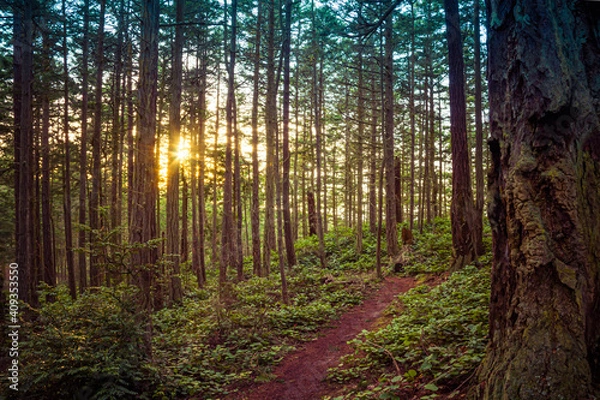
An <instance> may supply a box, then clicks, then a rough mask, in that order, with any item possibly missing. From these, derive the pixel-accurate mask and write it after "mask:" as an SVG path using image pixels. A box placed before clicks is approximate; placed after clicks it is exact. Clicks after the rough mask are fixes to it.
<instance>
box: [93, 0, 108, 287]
mask: <svg viewBox="0 0 600 400" xmlns="http://www.w3.org/2000/svg"><path fill="white" fill-rule="evenodd" d="M105 13H106V1H105V0H100V14H99V16H98V38H97V42H96V54H95V63H96V65H95V67H96V82H95V84H96V87H95V94H94V130H93V131H92V191H91V192H90V202H89V206H90V229H91V230H92V233H91V237H90V249H91V254H90V286H93V287H96V286H100V285H101V283H102V276H103V271H102V267H101V258H100V253H101V252H102V251H103V249H102V248H101V246H100V244H99V242H100V237H99V234H100V230H101V229H102V222H101V221H102V217H101V215H100V206H101V198H102V193H101V191H102V160H101V158H102V154H101V153H102V76H103V72H104V19H105Z"/></svg>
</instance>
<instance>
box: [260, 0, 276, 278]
mask: <svg viewBox="0 0 600 400" xmlns="http://www.w3.org/2000/svg"><path fill="white" fill-rule="evenodd" d="M267 25H268V30H267V93H266V99H265V101H266V104H265V130H266V153H267V154H266V166H265V220H264V232H263V235H264V240H263V268H264V269H265V271H264V272H265V274H266V275H269V272H270V268H271V251H272V250H274V249H275V246H276V243H275V172H276V171H275V139H276V135H277V83H276V80H275V1H273V0H270V1H269V2H268V24H267Z"/></svg>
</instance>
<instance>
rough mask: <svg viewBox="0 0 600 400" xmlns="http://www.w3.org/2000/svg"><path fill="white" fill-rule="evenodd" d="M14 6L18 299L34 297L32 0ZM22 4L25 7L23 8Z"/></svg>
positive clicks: (28, 299) (31, 299) (29, 300)
mask: <svg viewBox="0 0 600 400" xmlns="http://www.w3.org/2000/svg"><path fill="white" fill-rule="evenodd" d="M23 3H24V5H15V6H14V7H15V9H14V13H13V15H14V21H13V24H14V25H13V29H14V31H13V32H14V48H13V63H14V64H13V65H14V69H13V73H14V75H13V95H14V104H13V111H14V122H15V142H14V145H15V204H16V207H15V208H16V210H15V211H16V213H15V214H16V221H15V228H16V261H17V264H18V265H19V268H20V269H19V276H20V277H21V278H20V280H19V298H20V299H22V300H24V301H26V302H28V303H33V302H34V299H35V290H36V287H35V275H34V274H35V257H34V241H33V221H34V219H33V207H32V206H33V203H32V197H33V184H34V179H33V116H32V100H33V94H32V83H33V4H32V3H33V2H32V1H27V0H26V1H24V2H23ZM21 6H22V8H21Z"/></svg>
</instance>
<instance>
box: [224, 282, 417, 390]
mask: <svg viewBox="0 0 600 400" xmlns="http://www.w3.org/2000/svg"><path fill="white" fill-rule="evenodd" d="M415 285H416V281H415V279H414V278H411V277H407V278H399V277H396V276H389V277H387V278H386V280H385V281H384V282H383V284H382V286H381V287H380V288H379V289H378V290H377V291H376V292H374V293H373V294H372V295H371V297H369V298H368V299H366V300H365V301H364V302H363V303H362V304H361V305H358V306H356V307H354V308H352V309H351V310H350V311H348V312H346V313H345V314H343V315H342V316H341V317H340V319H339V320H337V321H334V324H335V325H336V327H334V328H329V329H325V330H323V331H322V332H321V334H320V335H319V336H318V337H317V338H316V339H315V340H313V341H311V342H308V343H306V344H304V345H302V347H300V348H299V349H297V350H296V351H294V352H292V353H290V354H288V355H287V356H286V358H285V359H284V360H283V362H282V363H281V364H279V365H278V366H277V367H276V368H275V371H274V373H275V375H276V378H275V379H273V380H271V381H270V382H266V383H263V384H257V385H256V386H250V387H248V388H245V389H241V390H243V392H242V393H238V394H236V395H234V396H232V397H233V398H235V399H237V400H318V399H320V398H321V396H323V395H325V394H327V389H328V387H327V384H326V382H324V381H323V380H324V379H325V377H326V374H327V369H328V368H330V367H333V366H335V365H337V364H338V362H339V359H340V357H342V356H343V355H345V354H348V353H350V351H351V349H350V346H348V345H347V344H346V342H347V341H348V340H350V339H352V338H354V337H355V336H356V335H357V334H359V333H360V332H361V331H362V330H363V329H367V330H369V329H371V328H373V327H374V325H375V323H376V322H377V320H378V318H379V317H380V316H381V314H382V312H383V310H384V309H385V308H386V307H387V306H388V305H389V304H390V303H391V302H392V301H393V300H394V298H395V297H396V296H397V295H398V294H400V293H404V292H406V291H407V290H409V289H410V288H412V287H414V286H415Z"/></svg>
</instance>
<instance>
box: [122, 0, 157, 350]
mask: <svg viewBox="0 0 600 400" xmlns="http://www.w3.org/2000/svg"><path fill="white" fill-rule="evenodd" d="M141 17H142V38H141V42H140V43H141V48H140V73H139V74H140V75H139V76H140V78H139V89H138V93H139V96H138V103H139V104H138V126H137V138H136V139H137V145H136V148H135V152H136V153H135V161H136V162H135V164H134V170H133V183H132V186H133V191H132V195H133V198H132V215H131V222H130V227H129V232H130V233H129V235H130V236H129V239H130V241H131V243H134V244H135V243H137V244H140V245H142V246H141V247H140V248H139V249H137V251H135V252H133V254H132V257H131V258H132V259H131V261H132V264H133V265H134V267H135V268H137V276H136V284H137V286H138V287H139V288H140V306H141V308H142V310H144V311H146V312H149V311H150V310H151V309H152V308H153V306H154V304H153V298H152V295H151V289H152V286H153V284H154V280H155V275H156V274H155V272H156V271H155V268H156V262H157V258H158V252H157V249H156V248H155V247H154V246H152V245H150V244H149V243H148V242H149V241H151V240H153V239H156V238H157V237H158V232H157V224H156V196H157V193H156V182H157V166H156V159H155V157H154V155H155V152H154V147H155V145H156V98H157V82H158V21H159V2H158V0H144V1H142V15H141ZM146 340H147V341H148V340H149V338H148V337H147V338H146ZM146 345H149V343H146Z"/></svg>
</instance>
